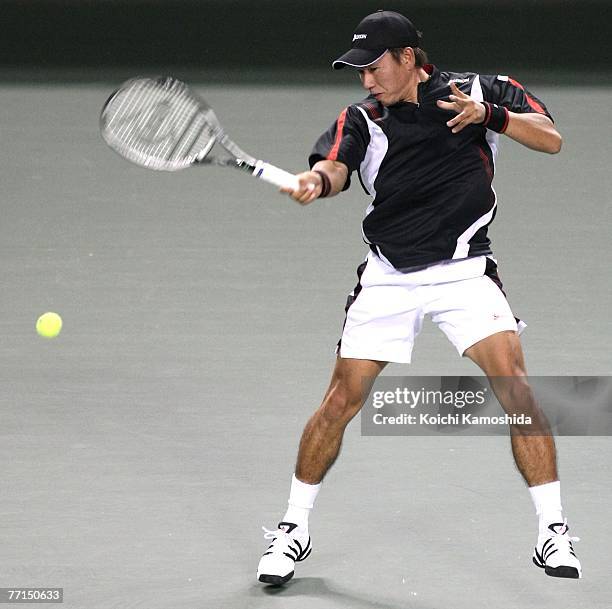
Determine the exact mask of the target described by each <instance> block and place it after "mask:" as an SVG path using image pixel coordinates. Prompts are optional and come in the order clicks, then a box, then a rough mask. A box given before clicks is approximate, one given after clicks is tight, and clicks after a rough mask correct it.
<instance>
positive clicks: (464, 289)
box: [257, 11, 581, 584]
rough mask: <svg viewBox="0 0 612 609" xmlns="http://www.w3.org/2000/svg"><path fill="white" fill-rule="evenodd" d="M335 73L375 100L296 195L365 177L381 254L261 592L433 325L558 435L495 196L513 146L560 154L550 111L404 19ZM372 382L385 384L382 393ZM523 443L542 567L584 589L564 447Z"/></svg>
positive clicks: (371, 38)
mask: <svg viewBox="0 0 612 609" xmlns="http://www.w3.org/2000/svg"><path fill="white" fill-rule="evenodd" d="M333 67H334V68H336V69H340V68H344V67H349V68H352V69H355V70H357V71H358V73H359V76H360V79H361V83H362V85H363V87H364V89H365V90H366V91H367V92H368V96H367V97H366V98H365V99H364V100H363V101H361V102H359V103H356V104H353V105H351V106H349V107H348V108H345V109H344V110H343V111H342V112H341V113H340V116H339V117H338V119H337V121H336V122H335V123H334V124H333V125H332V126H331V127H330V128H329V129H328V130H327V131H326V132H325V133H323V135H321V137H320V138H319V140H318V141H317V142H316V144H315V146H314V150H313V152H312V154H311V155H310V159H309V161H310V167H311V171H307V172H305V173H301V174H299V176H298V177H299V182H300V188H299V189H298V190H295V191H286V192H287V193H288V194H289V195H290V196H291V197H292V198H293V199H294V200H296V201H297V202H298V203H301V204H302V205H307V204H309V203H312V202H313V201H314V200H315V199H318V198H321V197H331V196H334V195H337V194H338V193H340V192H342V191H343V190H346V189H347V188H348V187H349V185H350V183H351V174H352V173H353V172H354V171H357V172H358V175H359V180H360V182H361V185H362V186H363V188H364V189H365V191H366V192H367V193H368V194H369V195H370V197H371V198H372V201H371V203H370V205H369V206H368V208H367V210H366V215H365V219H364V221H363V237H364V240H365V242H366V243H367V244H368V245H369V252H368V254H367V257H366V259H365V261H364V262H363V263H362V264H361V265H360V266H359V268H358V271H357V274H358V277H359V281H358V283H357V285H356V287H355V288H354V290H353V291H352V292H351V294H350V296H349V298H348V301H347V305H346V319H345V324H344V328H343V331H342V337H341V340H340V342H339V344H338V349H337V360H336V365H335V369H334V371H333V374H332V378H331V382H330V385H329V388H328V390H327V392H326V394H325V397H324V398H323V402H322V404H321V406H320V407H319V409H318V410H317V411H316V412H315V413H314V415H313V416H312V417H311V418H310V420H309V421H308V423H307V425H306V427H305V429H304V432H303V435H302V438H301V442H300V446H299V452H298V457H297V464H296V468H295V473H294V476H293V479H292V482H291V491H290V495H289V507H288V509H287V511H286V513H285V515H284V517H283V518H282V520H281V522H280V523H279V525H278V529H277V530H274V531H266V538H267V539H270V540H271V544H270V546H269V547H268V549H267V550H266V552H265V553H264V555H263V557H262V558H261V560H260V563H259V568H258V571H257V577H258V580H259V581H261V582H265V583H270V584H282V583H285V582H287V581H288V580H289V579H290V578H291V577H292V576H293V573H294V566H295V562H297V561H302V560H304V559H305V558H307V557H308V556H309V554H310V552H311V548H312V546H311V540H310V535H309V532H308V516H309V513H310V511H311V509H312V508H313V505H314V501H315V498H316V496H317V494H318V492H319V489H320V486H321V481H322V480H323V478H324V476H325V474H326V472H327V471H328V470H329V468H330V467H331V466H332V464H333V463H334V461H335V460H336V458H337V456H338V453H339V450H340V445H341V442H342V436H343V433H344V429H345V427H346V425H347V424H348V423H349V421H350V420H351V419H352V418H353V417H354V416H355V415H356V414H357V413H358V412H359V410H360V409H361V407H362V405H363V402H364V400H365V398H366V397H367V394H368V392H369V389H370V388H371V384H372V383H373V379H374V378H375V377H376V376H377V375H378V374H379V373H380V372H381V371H382V370H383V368H384V367H385V365H386V363H387V362H399V363H409V362H410V358H411V352H412V348H413V344H414V341H415V339H416V336H417V335H418V333H419V331H420V329H421V326H422V323H423V319H424V317H425V316H427V315H429V316H430V317H431V319H432V320H433V321H434V322H435V323H436V324H438V326H439V327H440V329H441V330H442V331H443V332H444V333H445V334H446V336H447V337H448V339H449V340H450V341H451V342H452V343H453V345H454V346H455V348H456V349H457V351H458V353H459V355H461V356H465V357H468V358H470V359H471V360H472V361H473V362H475V363H476V364H477V365H478V366H479V367H480V368H481V369H482V370H483V372H484V373H485V374H486V375H487V376H488V377H489V379H490V381H491V384H492V387H493V389H494V391H495V393H496V395H497V397H498V400H499V402H500V403H501V404H502V406H503V408H504V409H505V411H506V412H507V413H517V412H523V413H531V414H532V415H534V418H535V420H537V421H540V424H541V427H540V428H539V429H545V418H544V417H543V415H542V413H541V410H540V409H539V407H538V405H537V403H536V402H535V399H534V397H533V394H532V392H531V389H530V387H529V384H528V382H527V380H526V374H527V373H526V370H525V363H524V360H523V353H522V349H521V343H520V339H519V333H520V332H521V331H522V329H523V328H524V326H525V324H524V323H523V322H522V321H520V320H518V319H516V318H515V316H514V315H513V313H512V311H511V309H510V306H509V304H508V301H507V300H506V297H505V294H504V292H503V291H502V284H501V281H500V279H499V276H498V274H497V264H496V261H495V259H494V258H493V254H492V250H491V244H490V241H489V238H488V237H487V228H488V226H489V224H490V223H491V222H492V221H493V218H494V217H495V211H496V207H497V201H496V195H495V191H494V190H493V188H492V185H491V183H492V180H493V175H494V173H495V157H496V153H497V146H498V143H499V140H500V136H501V135H505V136H506V137H509V138H511V139H513V140H515V141H517V142H519V143H520V144H522V145H524V146H526V147H528V148H531V149H532V150H536V151H538V152H546V153H549V154H555V153H557V152H559V151H560V149H561V144H562V140H561V136H560V135H559V133H558V132H557V130H556V129H555V126H554V124H553V121H552V119H551V116H550V114H549V112H548V110H547V109H546V107H545V106H544V104H543V103H542V102H541V101H539V100H538V99H537V98H536V97H534V96H533V95H532V94H531V93H529V92H528V91H527V90H526V89H525V88H524V87H523V86H522V85H521V84H519V83H518V82H516V81H515V80H513V79H511V78H509V77H507V76H500V75H495V76H490V75H479V74H475V73H471V72H462V73H455V72H443V71H441V70H439V69H438V68H437V67H435V66H433V65H431V64H430V63H428V61H427V56H426V53H425V52H424V51H423V50H422V49H421V34H420V32H418V31H417V30H416V28H415V27H414V25H413V24H412V23H411V22H410V21H409V20H408V19H407V18H406V17H404V16H403V15H400V14H399V13H395V12H391V11H378V12H376V13H374V14H371V15H368V16H367V17H365V19H363V20H362V21H361V22H360V23H359V25H358V26H357V29H356V30H355V31H354V33H353V37H352V44H351V48H350V50H349V51H348V52H346V53H344V54H343V55H342V56H340V57H339V58H338V59H336V61H334V62H333ZM497 377H506V379H510V382H505V383H502V382H501V379H499V378H497ZM364 378H369V379H372V381H371V382H370V386H369V387H365V388H364V386H363V385H362V379H364ZM511 442H512V452H513V455H514V459H515V461H516V465H517V467H518V469H519V471H520V473H521V474H522V476H523V478H524V479H525V482H526V483H527V485H528V487H529V491H530V494H531V497H532V499H533V503H534V505H535V509H536V513H537V516H538V520H539V529H538V537H537V543H536V546H535V549H534V553H533V562H534V563H535V564H536V565H537V566H538V567H541V568H543V569H544V570H545V572H546V573H547V574H548V575H552V576H556V577H565V578H578V577H580V576H581V567H580V563H579V561H578V559H577V558H576V555H575V554H574V550H573V548H572V538H571V537H570V536H569V534H568V526H567V521H566V520H565V519H564V518H563V514H562V509H561V497H560V483H559V477H558V474H557V467H556V453H555V444H554V440H553V437H552V435H551V434H550V433H541V434H540V433H536V434H533V433H525V430H524V429H520V428H518V427H516V428H512V427H511Z"/></svg>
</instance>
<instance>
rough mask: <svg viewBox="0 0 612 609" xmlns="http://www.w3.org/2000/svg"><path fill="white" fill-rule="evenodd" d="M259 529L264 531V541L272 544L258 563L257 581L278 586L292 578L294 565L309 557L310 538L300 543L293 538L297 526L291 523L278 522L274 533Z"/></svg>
mask: <svg viewBox="0 0 612 609" xmlns="http://www.w3.org/2000/svg"><path fill="white" fill-rule="evenodd" d="M261 528H262V529H263V530H264V531H265V535H264V539H271V540H272V543H271V544H270V546H269V547H268V549H267V550H266V551H265V552H264V555H263V556H262V557H261V560H260V561H259V567H258V568H257V579H258V580H259V581H260V582H263V583H264V584H274V585H276V586H280V585H281V584H284V583H286V582H288V581H289V580H290V579H291V578H292V577H293V569H294V565H295V563H296V562H300V561H302V560H304V559H306V558H308V556H310V552H311V550H312V546H311V545H310V537H308V538H307V539H306V540H304V539H302V540H301V541H300V540H299V539H297V538H296V537H294V536H293V535H292V534H291V533H292V532H293V531H294V530H295V529H297V525H296V524H294V523H293V522H279V523H278V529H277V530H276V531H269V530H268V529H266V528H265V527H261Z"/></svg>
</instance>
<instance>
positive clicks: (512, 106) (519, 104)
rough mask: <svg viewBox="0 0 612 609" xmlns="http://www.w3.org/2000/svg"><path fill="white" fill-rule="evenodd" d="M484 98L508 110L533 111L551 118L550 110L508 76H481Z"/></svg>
mask: <svg viewBox="0 0 612 609" xmlns="http://www.w3.org/2000/svg"><path fill="white" fill-rule="evenodd" d="M480 80H481V83H482V85H483V93H484V100H485V101H488V102H491V103H494V104H497V105H498V106H504V107H505V108H507V109H508V110H510V112H516V113H518V114H524V113H527V112H535V113H537V114H543V115H544V116H547V117H548V118H549V119H550V120H553V117H552V116H551V114H550V112H549V111H548V109H547V108H546V106H545V105H544V103H543V102H542V101H540V100H539V99H538V98H537V97H536V96H535V95H533V93H531V92H529V91H528V90H527V89H526V88H525V87H524V86H523V85H522V84H521V83H520V82H518V81H516V80H514V79H513V78H510V77H509V76H481V77H480Z"/></svg>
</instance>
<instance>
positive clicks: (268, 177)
mask: <svg viewBox="0 0 612 609" xmlns="http://www.w3.org/2000/svg"><path fill="white" fill-rule="evenodd" d="M253 175H254V176H255V177H256V178H259V179H261V180H264V181H265V182H269V183H270V184H274V185H275V186H278V187H279V188H290V189H291V190H297V189H298V188H299V182H298V179H297V176H295V175H293V174H292V173H289V172H288V171H285V170H284V169H280V168H279V167H275V166H274V165H270V163H265V162H264V161H257V163H255V169H254V170H253Z"/></svg>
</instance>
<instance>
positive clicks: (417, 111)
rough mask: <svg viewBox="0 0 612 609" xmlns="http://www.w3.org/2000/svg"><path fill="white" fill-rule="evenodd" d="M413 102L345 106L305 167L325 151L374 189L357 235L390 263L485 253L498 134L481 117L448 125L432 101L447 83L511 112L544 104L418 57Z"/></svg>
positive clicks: (508, 84) (500, 79)
mask: <svg viewBox="0 0 612 609" xmlns="http://www.w3.org/2000/svg"><path fill="white" fill-rule="evenodd" d="M425 70H426V71H427V72H428V73H429V74H430V78H429V80H427V81H425V82H422V83H420V84H419V85H418V103H408V102H400V103H398V104H395V105H393V106H388V107H385V106H383V105H382V104H380V103H379V102H378V101H377V100H376V99H375V98H374V97H368V98H366V99H365V100H363V101H362V102H359V103H357V104H352V105H351V106H349V107H348V108H345V109H344V110H343V111H342V112H341V113H340V116H339V117H338V119H337V121H336V122H335V123H334V124H333V125H332V126H331V127H330V128H329V129H328V130H327V131H326V132H325V133H324V134H323V135H321V137H320V138H319V140H318V141H317V143H316V144H315V147H314V149H313V151H312V153H311V155H310V157H309V162H310V166H311V167H312V166H313V165H314V164H315V163H316V162H317V161H320V160H322V159H329V160H333V161H340V162H342V163H344V164H345V165H346V166H347V167H348V169H349V179H348V180H347V183H346V184H345V189H346V188H348V187H349V185H350V173H351V172H353V171H358V174H359V179H360V181H361V184H362V186H363V188H364V189H365V191H366V192H367V193H368V194H370V195H371V196H372V197H373V200H372V202H371V204H370V205H369V207H368V208H367V210H366V216H365V218H364V221H363V237H364V240H365V241H366V243H368V244H370V247H371V248H372V249H373V250H374V251H375V252H376V253H377V254H378V255H379V256H380V257H381V258H383V260H387V261H388V262H390V263H391V264H392V265H393V266H394V267H395V268H397V269H409V268H412V267H418V266H424V265H428V264H433V263H436V262H440V261H442V260H458V259H462V258H468V257H471V256H480V255H483V254H485V255H486V254H490V253H491V247H490V245H491V244H490V240H489V239H488V237H487V228H488V225H489V224H490V223H491V222H492V220H493V218H494V217H495V211H496V205H497V202H496V195H495V191H494V190H493V187H492V184H491V183H492V180H493V175H494V172H495V157H496V155H497V144H498V139H499V135H498V134H497V133H495V132H493V131H490V130H488V129H487V128H486V127H484V126H482V125H469V126H467V127H466V128H464V129H463V130H462V131H460V132H459V133H457V134H454V133H451V130H450V128H449V127H448V126H447V125H446V122H447V121H448V120H449V119H450V118H452V117H454V116H456V114H455V113H454V112H449V111H445V110H442V109H441V108H438V106H437V105H436V101H437V100H439V99H442V100H445V101H448V96H449V95H450V93H451V91H450V82H451V81H453V82H455V84H456V85H457V86H458V87H459V89H461V90H462V91H463V92H464V93H467V94H468V95H470V96H471V97H472V98H473V99H475V100H476V101H489V102H492V103H495V104H497V105H499V106H504V107H505V108H507V109H508V110H510V111H511V112H518V113H523V112H538V113H540V114H544V115H545V116H548V117H549V118H551V117H550V114H549V113H548V111H547V109H546V107H545V106H544V104H543V103H542V102H541V101H540V100H538V99H537V98H536V97H534V96H533V95H532V94H531V93H529V92H528V91H527V90H526V89H525V88H524V87H523V86H522V85H521V84H520V83H518V82H516V81H515V80H513V79H511V78H509V77H507V76H490V75H489V76H484V75H479V74H474V73H471V72H466V73H456V72H441V71H440V70H438V69H437V68H436V67H435V66H432V65H427V66H425Z"/></svg>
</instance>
